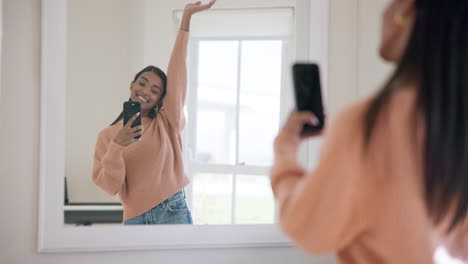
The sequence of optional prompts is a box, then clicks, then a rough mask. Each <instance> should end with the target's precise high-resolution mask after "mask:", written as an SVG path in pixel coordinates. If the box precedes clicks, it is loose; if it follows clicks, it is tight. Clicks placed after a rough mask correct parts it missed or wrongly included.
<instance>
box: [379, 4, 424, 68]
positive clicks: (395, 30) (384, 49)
mask: <svg viewBox="0 0 468 264" xmlns="http://www.w3.org/2000/svg"><path fill="white" fill-rule="evenodd" d="M414 1H415V0H391V2H390V4H389V5H388V7H387V9H386V10H385V13H384V15H383V21H382V39H381V44H380V56H381V57H382V58H383V59H384V60H386V61H389V62H397V61H399V60H400V58H401V56H402V54H403V52H404V50H405V48H406V46H407V43H408V40H409V36H410V34H411V30H412V28H413V23H414V19H413V18H414V15H413V14H414Z"/></svg>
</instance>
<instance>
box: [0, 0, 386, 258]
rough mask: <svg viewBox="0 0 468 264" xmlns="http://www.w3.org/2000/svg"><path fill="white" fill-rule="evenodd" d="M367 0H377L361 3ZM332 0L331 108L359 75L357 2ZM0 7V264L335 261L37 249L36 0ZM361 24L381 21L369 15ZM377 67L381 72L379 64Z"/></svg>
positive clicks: (243, 253)
mask: <svg viewBox="0 0 468 264" xmlns="http://www.w3.org/2000/svg"><path fill="white" fill-rule="evenodd" d="M372 1H377V0H366V1H363V2H367V3H369V4H370V3H371V2H372ZM379 1H386V0H379ZM330 3H331V28H330V29H331V32H330V33H331V35H330V40H331V46H330V59H331V61H330V91H331V94H330V99H329V103H330V105H331V107H332V108H333V111H337V110H339V109H340V108H341V107H342V106H343V105H345V104H347V103H349V102H350V101H351V100H354V99H355V98H357V97H359V96H360V94H361V92H360V89H358V79H359V78H363V77H359V78H358V77H357V76H358V75H357V74H358V71H359V70H357V69H358V68H359V67H357V66H356V65H357V64H358V60H357V55H356V50H357V49H358V47H359V44H358V43H359V42H360V41H358V37H356V36H357V35H356V34H355V33H357V28H358V26H357V21H358V15H357V14H359V12H358V10H359V6H358V5H357V2H356V1H355V0H331V2H330ZM369 8H371V10H368V11H366V14H368V15H369V14H374V13H378V12H380V10H377V9H379V8H380V4H378V5H377V4H376V5H370V6H369ZM3 12H4V17H3V18H4V43H3V58H2V78H1V86H2V93H1V94H0V113H2V114H1V115H0V124H2V130H1V132H0V143H1V144H0V146H1V157H0V164H1V166H0V177H2V184H1V185H0V186H1V187H0V212H1V216H2V217H1V224H0V263H2V264H3V263H6V264H16V263H21V264H23V263H24V264H27V263H37V264H41V263H44V264H45V263H47V264H55V263H57V264H58V263H60V264H62V263H67V264H73V263H77V264H78V263H79V264H82V263H90V264H93V263H103V262H107V263H113V264H124V263H128V262H132V263H246V264H247V263H272V264H275V263H278V264H279V263H291V264H292V263H320V264H331V263H335V261H333V260H332V259H312V258H309V257H306V256H305V255H304V254H302V253H300V252H299V251H298V250H296V249H288V248H281V249H276V248H275V249H270V248H265V249H223V250H185V251H156V252H148V251H141V252H120V253H83V254H78V253H73V254H38V253H37V252H36V247H37V245H36V240H37V239H36V238H37V199H38V175H39V109H40V106H39V102H40V0H4V8H3ZM361 23H369V24H372V23H379V21H375V20H374V15H372V16H368V17H367V18H366V19H365V22H361ZM366 32H367V33H365V34H364V36H360V37H359V39H367V38H368V39H376V37H375V34H377V32H375V33H374V32H373V31H372V30H369V31H366ZM367 34H368V35H367ZM362 56H364V55H361V57H362ZM365 56H371V55H367V54H366V55H365ZM374 64H375V65H377V67H381V66H379V64H380V62H379V61H377V62H374V61H373V60H369V61H368V62H367V60H366V62H365V63H363V64H362V65H364V66H362V68H366V69H367V68H369V69H370V68H372V69H374V68H373V67H371V66H374ZM375 71H376V72H377V71H378V73H379V74H383V73H382V72H381V71H380V70H378V68H375ZM373 72H374V71H373ZM374 73H375V72H374ZM372 82H374V81H372ZM372 82H369V83H372ZM369 89H372V88H369Z"/></svg>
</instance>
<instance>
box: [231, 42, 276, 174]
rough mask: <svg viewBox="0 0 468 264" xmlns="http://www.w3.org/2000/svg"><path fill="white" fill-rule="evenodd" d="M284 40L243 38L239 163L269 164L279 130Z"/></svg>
mask: <svg viewBox="0 0 468 264" xmlns="http://www.w3.org/2000/svg"><path fill="white" fill-rule="evenodd" d="M282 56H283V43H282V41H280V40H264V41H242V55H241V75H240V77H241V88H240V90H241V94H240V124H239V133H240V134H239V162H240V163H245V164H247V165H269V164H271V163H272V160H273V140H274V137H275V135H276V133H277V131H278V126H279V116H280V92H281V81H282V77H281V74H282Z"/></svg>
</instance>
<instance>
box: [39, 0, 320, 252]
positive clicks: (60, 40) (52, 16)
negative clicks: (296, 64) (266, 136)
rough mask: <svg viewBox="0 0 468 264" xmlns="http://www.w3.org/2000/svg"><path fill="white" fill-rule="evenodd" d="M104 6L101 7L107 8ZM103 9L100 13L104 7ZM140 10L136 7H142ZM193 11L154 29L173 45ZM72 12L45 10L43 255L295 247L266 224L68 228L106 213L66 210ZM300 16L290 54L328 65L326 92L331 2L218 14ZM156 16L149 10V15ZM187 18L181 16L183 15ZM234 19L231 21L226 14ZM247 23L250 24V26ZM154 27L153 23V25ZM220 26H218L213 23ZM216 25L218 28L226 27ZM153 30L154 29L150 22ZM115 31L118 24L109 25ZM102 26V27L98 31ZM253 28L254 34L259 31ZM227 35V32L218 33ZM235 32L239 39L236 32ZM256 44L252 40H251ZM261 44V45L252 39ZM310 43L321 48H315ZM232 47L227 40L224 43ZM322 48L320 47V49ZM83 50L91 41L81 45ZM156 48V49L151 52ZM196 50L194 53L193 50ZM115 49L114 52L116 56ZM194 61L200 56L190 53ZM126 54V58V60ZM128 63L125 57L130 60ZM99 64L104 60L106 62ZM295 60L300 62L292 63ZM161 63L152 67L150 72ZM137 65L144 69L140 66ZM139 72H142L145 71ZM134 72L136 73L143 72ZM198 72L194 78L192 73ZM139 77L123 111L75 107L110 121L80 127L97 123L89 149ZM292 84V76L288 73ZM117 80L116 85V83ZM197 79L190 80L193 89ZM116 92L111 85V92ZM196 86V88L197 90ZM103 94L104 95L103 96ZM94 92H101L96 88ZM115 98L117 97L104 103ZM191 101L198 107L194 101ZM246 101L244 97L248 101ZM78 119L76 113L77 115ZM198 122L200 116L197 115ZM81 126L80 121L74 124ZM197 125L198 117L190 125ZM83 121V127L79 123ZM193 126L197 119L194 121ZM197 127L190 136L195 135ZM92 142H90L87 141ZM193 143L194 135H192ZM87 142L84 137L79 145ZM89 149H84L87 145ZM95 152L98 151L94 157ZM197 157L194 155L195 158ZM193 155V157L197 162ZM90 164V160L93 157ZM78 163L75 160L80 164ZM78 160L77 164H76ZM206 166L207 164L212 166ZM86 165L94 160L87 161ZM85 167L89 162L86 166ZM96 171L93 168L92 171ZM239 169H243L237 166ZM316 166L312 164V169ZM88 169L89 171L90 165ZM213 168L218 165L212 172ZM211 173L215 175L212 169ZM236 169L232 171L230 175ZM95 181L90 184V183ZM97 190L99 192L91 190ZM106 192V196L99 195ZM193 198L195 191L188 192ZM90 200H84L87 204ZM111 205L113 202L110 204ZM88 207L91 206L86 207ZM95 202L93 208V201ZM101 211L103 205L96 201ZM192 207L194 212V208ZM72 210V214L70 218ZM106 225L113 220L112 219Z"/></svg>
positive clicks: (283, 105) (52, 0) (172, 9)
mask: <svg viewBox="0 0 468 264" xmlns="http://www.w3.org/2000/svg"><path fill="white" fill-rule="evenodd" d="M100 1H101V0H100ZM97 2H98V1H96V2H95V3H96V5H97ZM107 2H108V3H109V8H110V7H111V6H113V5H117V4H120V3H121V1H112V2H110V1H107ZM135 2H136V1H135ZM144 3H145V4H146V5H149V6H151V5H160V4H162V3H161V1H153V0H147V1H144ZM185 4H186V1H185V0H184V1H182V0H171V1H167V2H166V3H164V5H162V6H160V8H162V9H164V10H165V11H164V12H163V10H162V9H161V10H159V9H157V12H156V11H154V9H145V10H153V11H154V12H153V11H152V12H153V13H151V16H150V18H155V17H157V16H166V20H165V23H164V24H157V23H151V24H150V25H151V27H154V28H157V29H158V30H161V32H162V29H160V27H162V28H164V29H166V30H167V29H168V28H173V29H172V30H173V31H172V32H173V33H172V34H173V35H172V40H171V41H172V42H173V40H174V39H175V34H174V32H176V31H175V30H176V27H175V26H172V25H173V24H172V22H174V20H176V19H177V18H178V17H180V11H181V8H182V7H183V6H184V5H185ZM69 5H70V6H71V5H72V3H71V1H67V0H43V1H42V2H41V6H42V16H41V17H42V21H41V27H42V29H41V38H42V45H41V50H42V57H41V114H40V116H41V121H40V123H41V132H40V134H41V136H40V162H39V164H40V178H39V201H38V202H39V211H38V236H37V237H38V250H39V252H90V251H93V252H97V251H121V250H149V249H197V248H232V247H236V248H238V247H291V244H290V242H289V241H288V239H287V238H286V237H285V236H284V235H283V234H282V232H281V231H280V230H279V228H278V227H277V225H271V224H261V225H251V224H242V225H229V224H225V225H197V226H193V225H155V226H154V227H152V228H146V227H144V226H133V227H132V228H130V227H126V228H122V224H121V223H117V224H104V225H101V224H92V226H83V225H82V224H86V223H85V221H88V220H86V219H85V221H84V222H81V223H80V224H79V225H80V226H75V225H76V223H71V224H65V225H64V218H66V217H65V216H66V212H67V211H69V212H70V211H73V210H78V211H80V210H81V211H85V212H89V211H90V210H89V209H90V207H91V210H94V209H95V211H100V212H103V211H104V212H105V210H104V209H103V207H101V206H99V205H98V206H97V207H96V208H93V206H94V205H86V206H84V207H83V208H80V205H74V208H72V209H70V208H67V207H68V205H64V200H65V199H64V198H66V197H67V196H66V195H64V194H65V192H64V189H65V188H64V186H70V184H72V183H68V184H67V185H65V184H64V175H65V176H66V174H67V169H66V167H68V166H69V162H70V161H72V159H71V158H70V155H71V154H69V153H68V151H70V147H68V145H69V144H68V141H69V139H71V138H73V137H70V135H69V134H70V126H71V125H70V122H73V120H72V119H71V118H68V115H70V114H69V109H71V106H70V105H68V104H69V103H70V102H69V98H71V97H72V96H70V95H71V93H72V91H70V89H71V88H70V87H69V86H70V79H71V78H70V77H69V76H67V75H68V74H69V72H70V70H69V69H68V67H71V66H70V61H71V59H70V55H69V53H68V50H69V44H70V43H67V42H70V38H69V35H70V28H69V24H70V18H69V10H70V8H69ZM285 7H286V8H293V10H294V19H293V20H294V21H295V23H294V25H293V30H292V32H293V37H292V41H291V42H290V43H289V45H288V47H289V48H290V49H292V51H291V52H290V54H291V58H293V59H296V60H302V61H309V60H311V61H318V62H319V63H320V64H321V65H323V68H322V69H323V71H322V76H323V82H324V87H327V80H328V78H327V76H328V71H327V70H328V25H329V16H328V14H329V11H328V8H329V2H328V1H327V0H318V1H308V0H296V1H294V0H259V1H250V0H235V1H234V0H223V1H220V3H217V6H216V8H215V9H213V10H212V11H213V13H215V11H216V12H218V11H217V10H228V11H236V10H245V9H255V10H259V9H268V8H269V9H271V8H285ZM148 8H149V7H148ZM177 12H179V13H177ZM207 14H208V13H205V14H204V15H205V16H203V17H207ZM224 15H225V16H227V14H226V13H225V14H224ZM203 17H202V16H198V17H197V18H196V19H202V18H203ZM245 19H246V18H245ZM145 21H146V19H145ZM211 21H212V20H210V22H211ZM216 21H217V23H212V24H211V25H212V26H213V27H216V26H217V25H218V26H220V25H222V24H220V23H218V20H216ZM149 22H151V21H149ZM192 22H193V23H192V33H191V43H193V41H194V40H195V37H198V38H199V39H200V40H203V39H204V38H206V37H207V36H206V33H207V32H199V35H196V34H195V27H196V25H197V23H196V22H195V18H194V19H193V21H192ZM107 23H110V22H107ZM96 26H97V25H96ZM251 27H252V28H253V26H251ZM218 32H219V31H218ZM229 32H231V31H229ZM97 37H99V36H97ZM251 37H252V36H251ZM252 38H254V37H252ZM309 39H314V40H315V41H313V42H309ZM224 40H225V39H224ZM319 40H320V41H319ZM78 41H79V42H83V45H86V43H84V40H81V39H80V40H78ZM145 43H147V44H145V46H144V50H146V51H147V52H148V54H152V56H153V58H156V57H157V56H159V55H161V56H162V55H164V54H165V56H168V55H167V54H169V52H170V51H171V47H170V45H169V48H166V49H167V50H165V52H162V51H161V52H160V50H156V49H152V48H148V47H151V46H150V45H154V46H156V45H157V44H158V43H159V38H157V37H155V36H154V35H151V36H149V35H145ZM147 48H148V49H147ZM192 48H193V47H192V46H191V47H189V49H190V50H191V49H192ZM110 49H111V48H109V50H110ZM189 54H190V55H191V54H193V53H192V52H190V51H189ZM120 55H121V54H119V56H120ZM122 56H123V55H122ZM98 57H99V56H98ZM92 59H93V58H91V59H90V61H91V62H89V61H86V65H88V66H89V67H91V65H92V62H93V61H94V60H92ZM163 60H164V59H161V61H159V60H158V61H157V62H158V63H157V64H158V66H161V67H164V65H167V63H168V61H167V60H168V58H167V57H166V59H165V60H166V61H163ZM291 60H292V59H291ZM150 63H153V62H149V61H145V62H144V63H143V65H146V64H150ZM135 65H136V64H135ZM135 68H137V69H139V67H136V66H135ZM137 69H132V70H135V71H136V70H137ZM99 71H100V72H101V73H105V72H106V69H99ZM189 72H190V70H189ZM133 74H134V72H129V73H128V75H127V73H126V77H125V78H122V79H124V80H123V81H122V82H123V86H122V87H120V83H119V84H118V85H119V87H116V89H115V90H114V89H113V90H112V92H113V93H112V94H114V93H117V92H116V91H117V90H118V91H120V90H122V91H123V92H122V95H121V96H122V98H117V99H115V100H116V102H115V106H112V107H115V108H113V109H104V108H99V107H98V108H94V107H95V106H94V105H93V104H91V103H90V102H91V101H89V100H88V99H90V98H91V99H93V100H98V101H99V100H100V99H102V100H103V99H104V98H98V97H97V96H91V97H88V98H86V97H85V96H89V95H86V94H85V93H83V96H81V94H80V93H79V92H76V94H75V96H74V97H73V100H76V101H77V102H79V103H80V104H81V108H82V109H96V111H95V112H97V110H99V113H100V114H102V115H103V116H104V117H98V116H97V115H98V114H94V113H93V115H92V117H91V118H88V120H87V121H86V122H87V124H86V126H83V127H78V128H77V129H79V130H84V129H88V128H87V127H88V126H94V125H93V123H94V122H95V125H96V126H95V127H96V131H94V132H87V133H88V134H89V135H90V138H91V141H92V142H87V143H86V144H92V145H93V144H94V143H95V141H96V134H95V133H97V132H98V131H100V130H101V129H103V124H104V126H106V125H107V124H109V119H110V121H113V120H112V119H113V118H114V117H115V115H116V112H117V114H118V112H119V111H120V110H121V108H120V105H121V103H122V100H127V99H128V97H127V96H128V94H127V92H128V86H129V79H130V80H131V78H132V77H133V76H132V75H133ZM285 75H286V76H287V75H288V73H285ZM112 78H120V77H119V76H118V75H117V74H113V75H112ZM112 78H111V79H112ZM193 80H194V79H193V78H191V77H190V76H189V81H193ZM283 81H284V82H285V83H286V84H285V88H282V91H281V101H280V122H281V121H282V120H284V119H285V118H286V117H287V115H288V114H289V109H291V108H292V93H291V92H290V91H291V87H289V88H288V87H287V85H289V83H290V82H289V81H288V78H287V77H284V78H283ZM107 85H108V84H106V86H107ZM189 85H190V84H189ZM90 86H91V85H85V86H84V88H83V90H84V89H85V88H88V89H92V88H94V87H95V86H94V87H91V88H90ZM101 89H103V88H101ZM94 91H101V90H100V89H99V87H98V88H95V89H94ZM324 95H325V97H327V89H325V90H324ZM101 96H105V98H107V97H108V96H109V94H105V95H101ZM189 98H191V99H189ZM193 98H194V97H193V96H192V94H189V97H188V98H187V99H188V102H187V108H186V111H187V112H188V116H190V114H191V112H190V111H191V110H190V109H189V108H188V106H189V105H193V104H190V103H189V101H190V100H193ZM241 98H242V97H241ZM70 113H71V111H70ZM103 113H108V114H106V115H104V114H103ZM94 115H96V118H94ZM192 116H193V115H192ZM72 118H73V116H72ZM98 118H102V119H103V120H101V121H99V122H96V121H94V120H95V119H98ZM189 118H190V117H189ZM78 121H79V120H78ZM188 124H190V119H189V120H188ZM188 129H189V127H187V128H186V131H188ZM83 135H84V134H83ZM192 135H193V134H192ZM182 137H183V138H184V142H187V144H188V142H190V141H189V140H190V139H188V136H187V135H186V134H183V135H182ZM74 140H81V136H80V137H79V138H78V139H74ZM83 142H84V141H83ZM93 148H94V146H92V147H91V148H90V149H91V150H90V151H91V152H93V151H94V149H93ZM190 149H192V150H191V151H189V150H190ZM196 149H197V148H196V146H190V145H188V146H185V151H184V153H185V154H184V159H188V158H189V157H194V156H193V155H194V154H193V153H195V152H194V150H196ZM314 152H316V147H315V146H314V145H313V144H311V145H309V146H306V147H305V149H303V150H302V151H301V153H300V154H301V156H300V157H301V158H302V160H303V161H306V160H307V161H313V160H314ZM189 155H192V156H189ZM86 158H87V159H88V161H87V162H90V161H89V159H90V158H91V157H90V156H88V155H86ZM74 159H75V158H74ZM76 159H77V157H76ZM204 160H206V159H204ZM85 161H86V160H85ZM83 164H85V162H84V163H83ZM88 164H89V163H88ZM234 165H237V164H234ZM309 165H311V164H309ZM83 166H84V165H83ZM210 166H211V165H210ZM186 167H188V168H186V172H187V173H188V174H189V173H190V171H191V170H194V169H200V168H199V167H198V165H193V166H188V165H187V163H186ZM203 168H207V167H206V164H205V166H204V167H203ZM225 168H226V167H224V166H223V165H219V164H214V165H212V166H211V167H209V169H210V170H211V171H212V172H213V173H217V174H222V173H223V171H224V169H225ZM230 168H232V167H230ZM243 168H244V167H243V165H239V166H237V167H236V169H235V171H234V172H236V173H238V175H251V174H252V173H253V174H255V175H262V173H266V172H265V169H264V167H260V166H259V167H252V168H251V169H252V170H250V171H244V170H243ZM88 173H89V172H86V173H84V174H85V175H81V178H83V179H85V180H86V181H88V180H89V179H90V177H91V176H90V175H89V174H88ZM89 181H90V180H89ZM91 186H92V187H93V188H96V187H95V186H93V185H91ZM97 190H99V189H97ZM67 191H68V192H69V195H68V198H69V202H74V201H75V202H83V201H79V200H74V197H75V196H74V194H73V193H72V192H73V191H71V190H69V188H67ZM187 193H188V191H187ZM82 197H84V196H82ZM106 198H107V197H106ZM84 202H87V201H84ZM88 202H89V201H88ZM91 202H92V203H97V202H96V200H93V201H91ZM109 202H114V201H113V200H106V203H109ZM190 206H192V205H190ZM64 209H65V214H64ZM105 209H106V210H118V208H112V207H111V208H109V207H106V208H105ZM106 218H108V217H107V216H106Z"/></svg>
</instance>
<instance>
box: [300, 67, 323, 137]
mask: <svg viewBox="0 0 468 264" xmlns="http://www.w3.org/2000/svg"><path fill="white" fill-rule="evenodd" d="M293 79H294V94H295V99H296V110H297V111H299V112H301V111H309V112H312V113H314V114H315V116H316V117H317V118H318V121H319V123H318V124H317V125H316V126H311V125H304V127H303V128H302V131H301V134H304V133H310V132H319V131H320V130H322V129H323V127H324V126H325V115H324V111H323V104H322V87H321V83H320V70H319V67H318V65H317V64H307V63H297V64H294V66H293Z"/></svg>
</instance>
